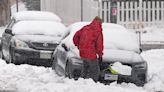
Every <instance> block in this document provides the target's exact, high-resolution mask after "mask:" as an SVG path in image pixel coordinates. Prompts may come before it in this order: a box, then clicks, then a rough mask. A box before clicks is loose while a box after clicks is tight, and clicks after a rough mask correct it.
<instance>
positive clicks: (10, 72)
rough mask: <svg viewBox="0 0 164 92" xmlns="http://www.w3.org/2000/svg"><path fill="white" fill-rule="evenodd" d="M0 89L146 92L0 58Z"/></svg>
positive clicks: (23, 91)
mask: <svg viewBox="0 0 164 92" xmlns="http://www.w3.org/2000/svg"><path fill="white" fill-rule="evenodd" d="M0 68H1V69H0V74H1V76H0V91H3V92H6V91H11V92H100V91H101V92H110V91H112V92H122V91H124V92H146V91H144V90H143V89H142V88H138V87H136V86H135V85H134V84H124V85H118V84H116V83H113V84H111V85H110V86H108V85H103V84H101V83H99V82H98V83H95V82H94V81H93V80H91V79H82V78H80V79H79V80H77V81H74V80H73V79H68V78H64V77H59V76H58V75H56V73H55V72H54V71H53V70H52V69H51V68H45V67H36V66H31V65H19V66H16V65H13V64H6V63H5V61H3V60H0Z"/></svg>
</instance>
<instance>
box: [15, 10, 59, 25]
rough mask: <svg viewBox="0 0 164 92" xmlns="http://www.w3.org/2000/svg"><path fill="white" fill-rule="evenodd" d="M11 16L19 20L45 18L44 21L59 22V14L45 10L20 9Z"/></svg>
mask: <svg viewBox="0 0 164 92" xmlns="http://www.w3.org/2000/svg"><path fill="white" fill-rule="evenodd" d="M12 18H14V19H16V21H19V20H42V21H43V20H45V21H57V22H61V19H60V18H59V16H57V15H55V14H53V13H51V12H46V11H21V12H18V13H15V14H14V15H13V16H12Z"/></svg>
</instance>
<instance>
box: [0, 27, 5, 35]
mask: <svg viewBox="0 0 164 92" xmlns="http://www.w3.org/2000/svg"><path fill="white" fill-rule="evenodd" d="M4 30H5V27H0V37H2V33H3V32H4Z"/></svg>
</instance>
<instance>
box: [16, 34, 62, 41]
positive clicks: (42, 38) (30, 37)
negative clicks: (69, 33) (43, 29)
mask: <svg viewBox="0 0 164 92" xmlns="http://www.w3.org/2000/svg"><path fill="white" fill-rule="evenodd" d="M15 38H16V39H19V40H22V41H25V42H49V43H59V42H60V41H61V39H62V38H61V37H56V36H49V35H15Z"/></svg>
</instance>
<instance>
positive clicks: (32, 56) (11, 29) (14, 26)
mask: <svg viewBox="0 0 164 92" xmlns="http://www.w3.org/2000/svg"><path fill="white" fill-rule="evenodd" d="M30 13H31V15H30ZM27 15H29V16H27ZM37 16H38V17H37ZM45 16H46V17H45ZM65 31H66V27H65V25H64V24H62V23H61V21H60V18H58V17H56V15H53V14H52V13H48V12H36V11H35V12H32V11H26V12H20V13H18V14H16V15H14V16H13V17H12V21H11V22H10V23H9V25H8V26H7V28H6V29H5V31H4V33H3V34H2V41H1V42H2V58H3V59H5V60H6V62H7V63H15V64H21V63H30V64H37V65H45V66H51V65H52V61H51V56H52V53H53V51H54V50H55V48H56V46H57V45H58V44H59V43H60V41H61V39H62V35H63V34H64V33H65Z"/></svg>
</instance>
